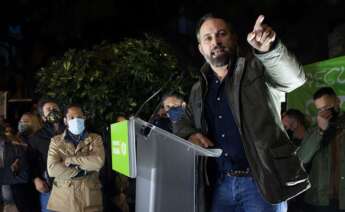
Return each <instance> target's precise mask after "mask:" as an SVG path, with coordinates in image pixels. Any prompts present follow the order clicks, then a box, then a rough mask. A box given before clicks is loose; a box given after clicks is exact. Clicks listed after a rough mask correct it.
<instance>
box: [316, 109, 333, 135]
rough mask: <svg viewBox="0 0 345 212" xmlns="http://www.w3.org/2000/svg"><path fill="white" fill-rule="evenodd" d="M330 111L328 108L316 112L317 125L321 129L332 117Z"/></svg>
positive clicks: (326, 126)
mask: <svg viewBox="0 0 345 212" xmlns="http://www.w3.org/2000/svg"><path fill="white" fill-rule="evenodd" d="M332 117H333V116H332V111H330V110H323V111H320V112H318V114H317V125H318V126H319V128H320V129H321V130H323V131H325V130H326V129H327V128H328V125H329V120H330V119H331V118H332Z"/></svg>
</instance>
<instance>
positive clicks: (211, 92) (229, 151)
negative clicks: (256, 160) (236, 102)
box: [205, 72, 249, 172]
mask: <svg viewBox="0 0 345 212" xmlns="http://www.w3.org/2000/svg"><path fill="white" fill-rule="evenodd" d="M227 77H231V76H230V75H228V76H227ZM207 81H208V92H207V94H206V100H205V116H206V121H207V125H208V129H209V131H208V136H209V138H210V139H211V141H213V142H215V147H216V148H220V149H222V150H223V153H222V155H221V156H220V157H219V158H217V159H216V161H217V166H218V167H217V169H218V171H220V172H225V171H230V170H246V169H247V168H249V164H248V161H247V158H246V156H245V152H244V149H243V145H242V142H241V137H240V133H239V130H238V128H237V125H236V123H235V119H234V116H233V114H232V112H231V109H230V106H229V104H228V102H229V101H228V99H227V95H226V91H225V89H224V87H225V86H224V84H225V83H224V81H225V80H223V81H220V80H219V79H218V78H217V77H216V75H215V74H214V73H213V72H212V73H209V74H208V75H207Z"/></svg>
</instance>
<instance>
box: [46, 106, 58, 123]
mask: <svg viewBox="0 0 345 212" xmlns="http://www.w3.org/2000/svg"><path fill="white" fill-rule="evenodd" d="M46 119H47V122H48V123H51V124H54V123H58V122H59V121H61V120H62V115H61V112H60V111H58V110H56V109H54V110H52V111H50V112H49V113H48V115H47V116H46Z"/></svg>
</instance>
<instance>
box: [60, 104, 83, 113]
mask: <svg viewBox="0 0 345 212" xmlns="http://www.w3.org/2000/svg"><path fill="white" fill-rule="evenodd" d="M72 107H76V108H79V109H80V110H81V111H83V108H82V106H81V105H80V104H76V103H72V104H69V105H67V106H66V107H65V110H64V116H66V115H67V113H68V110H69V109H70V108H72ZM83 112H84V111H83Z"/></svg>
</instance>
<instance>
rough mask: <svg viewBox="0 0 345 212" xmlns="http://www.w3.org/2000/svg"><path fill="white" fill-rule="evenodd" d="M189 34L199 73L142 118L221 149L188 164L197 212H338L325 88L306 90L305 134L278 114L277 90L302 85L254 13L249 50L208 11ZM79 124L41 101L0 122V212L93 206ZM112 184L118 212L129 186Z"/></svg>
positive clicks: (70, 113) (125, 205) (91, 146)
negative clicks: (194, 172) (312, 116)
mask: <svg viewBox="0 0 345 212" xmlns="http://www.w3.org/2000/svg"><path fill="white" fill-rule="evenodd" d="M196 36H197V40H198V47H199V50H200V53H201V54H202V55H203V56H204V58H205V65H204V66H203V67H202V68H201V70H200V72H201V76H200V79H199V81H198V82H196V84H195V85H194V86H193V88H192V89H191V93H190V98H189V101H188V104H187V103H185V102H184V100H183V99H182V98H181V97H180V96H178V95H175V94H168V95H166V96H164V97H163V98H162V103H161V107H160V108H159V111H158V112H157V113H156V114H155V115H154V116H153V117H151V119H150V122H152V123H153V124H155V125H157V126H159V127H161V128H162V129H165V130H167V131H169V132H172V133H174V134H176V135H178V136H180V137H182V138H185V139H187V140H189V141H190V142H192V143H194V144H196V145H200V146H202V147H204V148H220V149H222V150H223V152H222V154H221V156H220V157H219V158H215V159H213V160H208V161H207V159H206V158H199V159H198V161H197V163H198V167H199V170H198V178H199V180H198V189H197V191H198V195H197V200H196V204H197V205H198V207H197V208H198V211H199V212H201V211H212V212H232V211H236V212H237V211H244V212H247V211H249V212H251V211H253V212H285V211H287V210H288V206H289V207H290V209H289V210H291V211H344V210H345V201H344V200H345V199H344V198H345V193H344V192H345V183H344V182H345V181H344V180H345V178H344V177H345V169H342V167H343V165H342V162H343V161H344V158H345V155H344V152H345V151H343V149H344V147H345V146H344V145H343V144H342V142H343V140H344V135H345V134H344V133H345V116H344V114H343V112H341V109H340V108H341V107H340V105H341V102H340V99H339V98H338V97H337V95H336V93H335V91H334V90H333V89H332V88H330V87H323V88H320V89H319V90H317V91H315V94H314V96H313V100H314V104H315V107H316V109H317V111H318V113H317V117H316V123H317V125H316V126H315V127H310V126H311V123H310V121H309V119H308V118H306V116H305V115H304V114H303V113H302V112H300V111H298V110H296V109H289V110H288V111H286V112H285V113H283V114H281V111H282V110H281V103H282V102H283V101H284V98H285V94H286V93H288V92H291V91H293V90H294V89H296V88H298V87H300V86H301V85H303V84H304V83H305V81H306V78H305V74H304V71H303V69H302V68H301V67H302V66H301V65H300V64H299V63H298V61H297V60H296V58H295V57H294V56H293V55H292V54H291V53H290V52H289V51H288V50H287V48H286V47H285V46H284V44H283V43H282V42H281V41H280V40H279V39H278V38H277V35H276V33H275V31H274V30H273V29H272V28H271V27H270V26H268V25H266V24H264V16H262V15H260V16H259V17H258V18H257V20H256V22H255V24H254V27H253V30H252V32H250V33H249V34H248V37H247V41H248V43H249V45H250V46H251V47H252V48H253V51H252V52H251V53H248V52H242V49H241V48H240V47H239V45H237V37H236V35H235V34H234V31H233V29H232V26H231V25H230V24H229V23H227V22H226V21H225V20H224V19H222V18H221V17H218V16H215V15H212V14H207V15H205V16H204V17H202V18H201V19H200V22H199V23H198V25H197V30H196ZM123 119H125V118H124V117H121V118H119V121H121V120H123ZM85 121H86V117H85V115H84V111H83V109H82V106H81V105H77V104H72V105H69V106H67V107H66V108H65V109H64V112H63V111H62V109H61V108H60V107H59V105H58V104H57V103H56V102H55V101H54V100H42V101H40V102H39V104H38V108H37V115H36V114H33V113H25V114H23V115H22V117H21V119H20V121H19V123H18V129H17V130H13V129H11V128H10V127H9V126H8V125H6V124H4V123H3V124H2V125H1V128H0V171H1V173H0V184H1V192H0V194H1V195H0V197H1V206H2V207H3V210H4V211H20V212H22V211H33V212H36V211H61V212H65V211H71V212H74V211H75V212H78V211H102V210H105V207H104V206H105V202H106V201H105V200H104V199H107V198H108V196H107V193H105V192H104V189H102V184H103V186H104V183H103V182H101V180H100V172H101V169H102V168H103V166H104V163H105V161H106V158H107V157H109V155H108V156H107V154H109V153H108V151H107V147H106V145H105V143H106V142H105V139H106V138H102V136H100V135H98V134H95V133H92V132H90V131H89V130H88V128H87V126H86V122H85ZM15 131H17V133H15ZM114 179H116V180H118V182H119V183H118V184H114V186H117V189H118V190H119V193H118V194H116V195H115V197H114V200H113V201H114V203H115V207H116V206H117V208H118V210H119V211H125V212H126V211H130V208H131V206H130V204H129V202H128V200H129V199H131V198H130V195H131V194H133V189H131V188H128V187H131V186H130V182H129V181H128V180H127V179H126V178H123V177H119V175H117V176H114ZM115 189H116V188H115V187H114V190H115ZM113 210H114V209H113ZM132 210H133V209H132Z"/></svg>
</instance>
